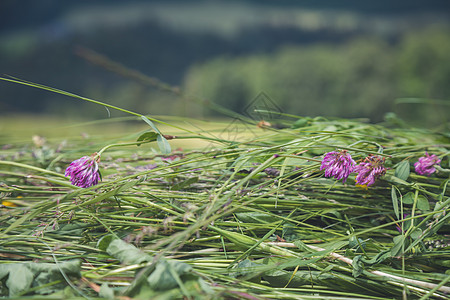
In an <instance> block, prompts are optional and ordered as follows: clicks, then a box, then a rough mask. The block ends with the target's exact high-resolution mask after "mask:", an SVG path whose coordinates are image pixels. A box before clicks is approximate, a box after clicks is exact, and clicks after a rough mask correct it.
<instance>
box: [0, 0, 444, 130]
mask: <svg viewBox="0 0 450 300" xmlns="http://www.w3.org/2000/svg"><path fill="white" fill-rule="evenodd" d="M98 55H100V56H98ZM112 62H114V63H117V64H120V65H121V66H122V67H120V68H119V67H117V65H114V64H112ZM0 72H1V73H2V74H7V75H11V76H15V77H18V78H21V79H25V80H28V81H32V82H37V83H41V84H45V85H49V86H52V87H56V88H59V89H62V90H66V91H70V92H73V93H76V94H79V95H83V96H86V97H89V98H93V99H97V100H100V101H104V102H107V103H109V104H113V105H117V106H120V107H123V108H127V109H130V110H134V111H137V112H139V113H142V114H151V115H175V116H185V117H195V118H212V117H218V116H221V115H220V113H219V112H217V111H214V110H212V109H211V108H210V107H208V106H206V105H204V103H205V102H204V101H211V102H214V103H218V104H221V105H222V106H224V107H226V108H229V109H231V110H234V111H236V112H239V113H246V111H245V110H246V108H248V106H249V104H251V103H252V101H255V99H258V96H259V95H261V93H262V92H263V93H264V95H265V96H266V97H268V98H270V101H271V102H272V103H274V105H275V106H276V107H277V108H279V111H282V112H286V113H289V114H297V115H300V116H318V115H321V116H329V117H349V118H354V117H358V118H360V117H364V118H369V119H370V121H372V122H380V121H383V120H384V119H385V118H386V114H387V113H390V112H394V113H395V115H394V114H388V115H387V116H388V118H390V119H391V121H392V119H395V118H396V117H395V116H399V117H400V118H402V119H404V120H407V121H410V122H417V123H421V124H422V125H423V124H425V125H430V126H434V125H438V124H442V123H443V122H448V115H449V112H450V109H449V105H448V104H449V99H450V2H449V1H447V0H430V1H412V0H409V1H405V0H401V1H400V0H399V1H395V2H393V1H388V0H382V1H358V0H354V1H350V0H347V1H334V0H329V1H268V0H267V1H219V0H216V1H197V0H196V1H189V0H183V1H173V0H172V1H168V0H165V1H113V0H108V1H106V0H104V1H98V0H97V1H82V0H76V1H75V0H66V1H60V0H42V1H35V0H27V1H13V0H2V1H0ZM136 72H139V73H136ZM136 74H137V75H138V76H136ZM143 76H148V77H152V78H155V79H158V80H159V81H160V82H159V83H158V81H156V80H154V79H148V78H145V77H143ZM142 78H144V79H142ZM155 82H156V83H155ZM161 82H163V83H167V84H169V85H171V86H173V87H179V90H181V91H182V93H181V94H182V95H180V93H179V92H178V91H179V90H178V89H173V88H172V89H167V88H166V86H165V85H164V84H162V83H161ZM399 98H407V99H403V100H396V99H399ZM202 103H203V104H202ZM24 113H35V114H42V115H44V116H45V115H53V116H55V115H56V116H59V117H69V116H70V117H73V116H77V117H79V118H87V119H101V118H107V117H108V114H107V112H106V111H105V109H104V108H102V107H98V106H95V105H92V104H89V103H83V102H80V101H78V100H74V99H70V98H65V97H63V96H61V95H57V94H52V93H49V92H45V91H40V90H36V89H33V88H28V87H24V86H19V85H15V84H12V83H7V82H0V118H2V116H7V115H8V116H11V115H15V114H24ZM112 113H113V114H114V115H118V113H117V112H112ZM394 121H395V120H394Z"/></svg>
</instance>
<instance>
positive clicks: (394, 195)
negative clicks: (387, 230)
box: [391, 185, 400, 220]
mask: <svg viewBox="0 0 450 300" xmlns="http://www.w3.org/2000/svg"><path fill="white" fill-rule="evenodd" d="M396 189H397V188H396V187H395V186H394V185H393V186H392V188H391V199H392V207H393V208H394V213H395V217H396V218H397V220H398V219H399V217H400V213H399V209H398V198H397V192H396V191H395V190H396Z"/></svg>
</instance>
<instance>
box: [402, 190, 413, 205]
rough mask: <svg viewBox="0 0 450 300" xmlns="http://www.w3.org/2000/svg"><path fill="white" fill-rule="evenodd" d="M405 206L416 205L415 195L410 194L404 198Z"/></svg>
mask: <svg viewBox="0 0 450 300" xmlns="http://www.w3.org/2000/svg"><path fill="white" fill-rule="evenodd" d="M402 202H403V204H413V203H414V193H412V192H409V193H407V194H406V195H405V196H403V197H402Z"/></svg>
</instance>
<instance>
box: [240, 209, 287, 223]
mask: <svg viewBox="0 0 450 300" xmlns="http://www.w3.org/2000/svg"><path fill="white" fill-rule="evenodd" d="M235 216H236V217H237V218H238V219H239V221H241V222H245V223H258V224H268V223H275V222H278V221H280V218H278V217H277V216H273V215H269V214H266V213H263V212H240V213H235Z"/></svg>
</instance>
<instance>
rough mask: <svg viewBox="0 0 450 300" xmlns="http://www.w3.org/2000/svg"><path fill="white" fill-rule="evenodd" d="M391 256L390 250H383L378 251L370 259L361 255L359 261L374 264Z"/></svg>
mask: <svg viewBox="0 0 450 300" xmlns="http://www.w3.org/2000/svg"><path fill="white" fill-rule="evenodd" d="M390 257H392V255H391V251H390V250H384V251H381V252H380V253H378V254H377V255H376V256H375V257H373V258H371V259H365V258H364V257H361V261H362V262H364V264H366V265H375V264H379V263H381V262H383V261H384V260H385V259H387V258H390Z"/></svg>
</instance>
